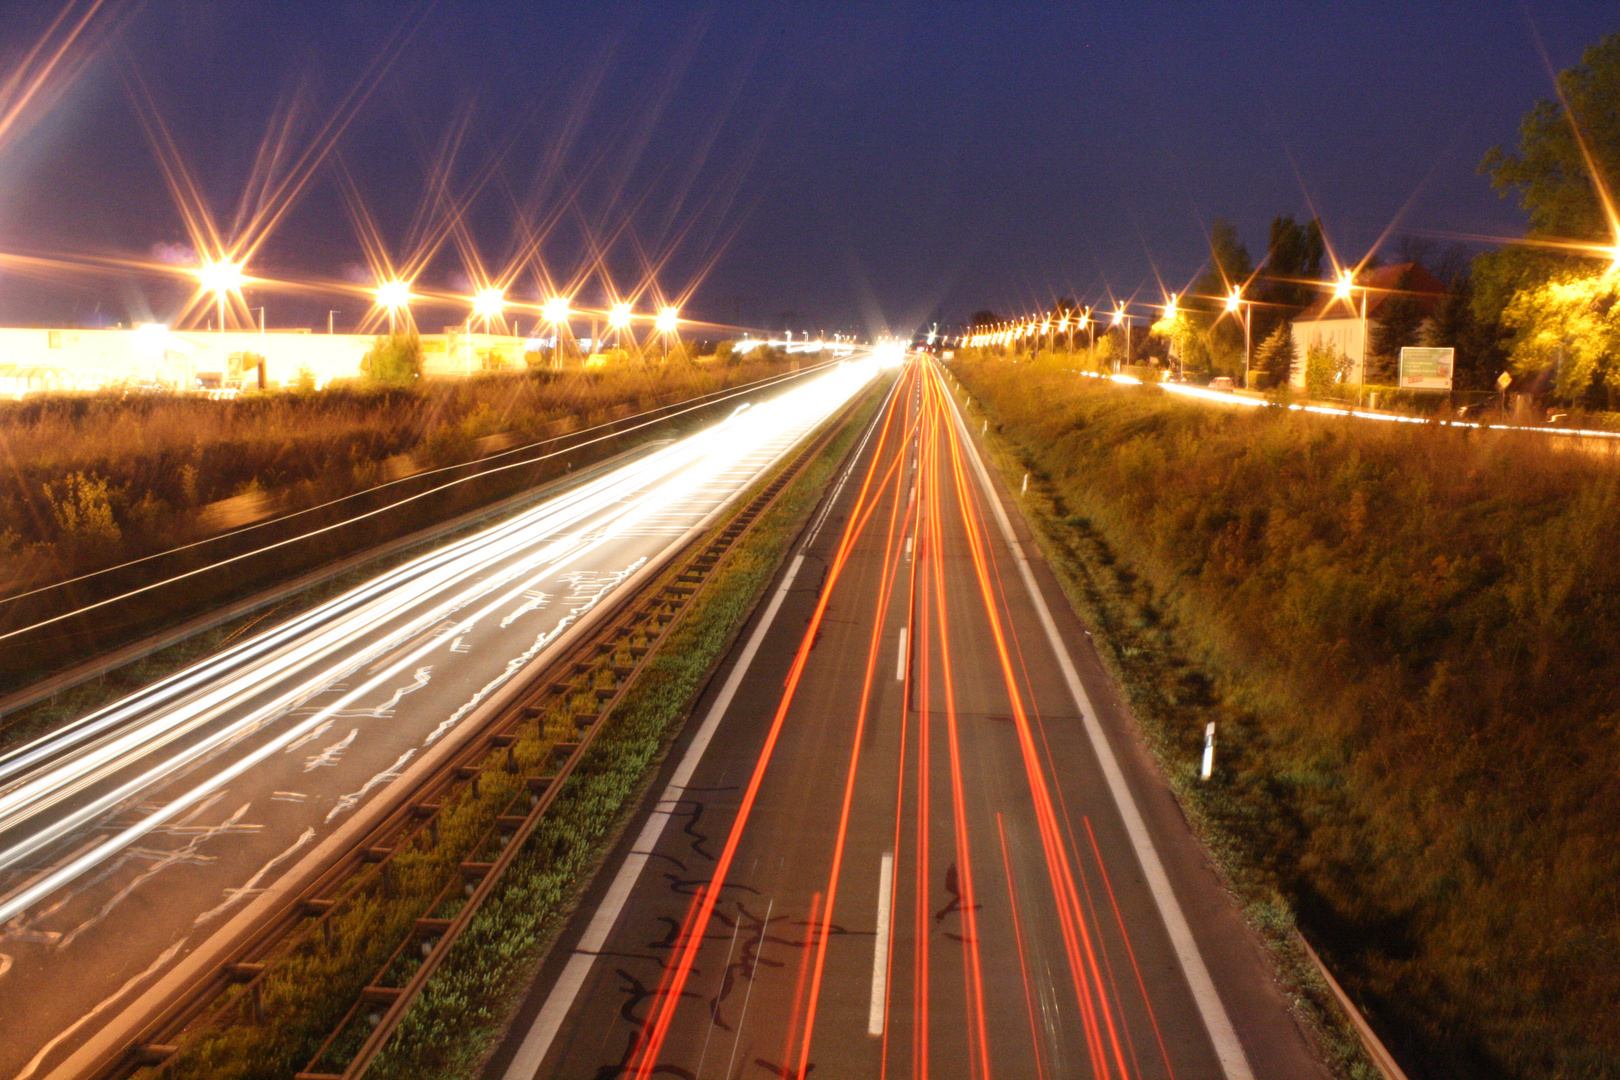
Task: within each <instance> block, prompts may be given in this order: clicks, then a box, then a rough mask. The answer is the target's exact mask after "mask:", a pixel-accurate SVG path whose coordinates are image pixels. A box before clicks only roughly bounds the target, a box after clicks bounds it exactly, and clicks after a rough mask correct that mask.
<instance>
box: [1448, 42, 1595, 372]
mask: <svg viewBox="0 0 1620 1080" xmlns="http://www.w3.org/2000/svg"><path fill="white" fill-rule="evenodd" d="M1558 91H1559V97H1560V101H1557V102H1554V101H1548V100H1542V101H1538V102H1537V103H1536V104H1535V106H1534V107H1533V108H1532V109H1531V110H1530V112H1529V113H1527V114H1526V115H1525V117H1524V120H1523V121H1522V122H1521V123H1520V125H1519V145H1518V150H1517V152H1516V153H1508V152H1507V151H1505V150H1503V149H1502V148H1501V147H1496V148H1494V149H1492V150H1491V151H1490V152H1489V153H1488V154H1486V155H1485V159H1484V161H1483V162H1481V164H1480V169H1481V170H1482V171H1483V172H1486V173H1489V174H1490V177H1491V183H1492V185H1493V186H1495V187H1496V188H1497V189H1498V190H1499V191H1501V192H1502V193H1503V194H1506V193H1507V192H1509V191H1515V192H1517V193H1518V195H1519V201H1520V204H1521V205H1522V206H1523V207H1524V208H1525V210H1526V211H1527V212H1528V214H1529V229H1528V233H1527V239H1528V240H1530V241H1531V243H1530V244H1527V245H1523V246H1518V245H1516V246H1513V247H1508V248H1504V249H1502V250H1500V251H1492V252H1487V253H1485V254H1483V255H1481V256H1480V257H1479V258H1478V259H1476V260H1474V266H1473V274H1472V281H1471V287H1472V293H1473V295H1472V298H1471V304H1470V307H1471V310H1472V313H1473V315H1474V317H1475V319H1476V320H1478V321H1479V322H1480V323H1482V324H1484V325H1485V326H1487V327H1501V328H1502V329H1503V330H1505V331H1511V332H1512V337H1511V340H1510V341H1509V342H1508V353H1509V360H1510V362H1511V364H1512V366H1513V367H1515V368H1516V369H1518V370H1519V371H1521V372H1524V373H1528V372H1530V371H1532V370H1534V369H1536V368H1537V367H1538V366H1543V365H1547V364H1556V365H1558V374H1557V380H1556V385H1557V389H1558V392H1559V393H1560V394H1561V395H1563V396H1578V395H1580V394H1584V393H1587V392H1588V391H1593V390H1600V389H1607V388H1609V387H1612V386H1613V385H1615V384H1616V383H1617V382H1620V348H1616V347H1615V346H1614V345H1613V344H1612V343H1609V342H1610V341H1611V339H1610V338H1609V336H1608V334H1607V331H1606V326H1607V324H1608V320H1609V319H1610V317H1611V309H1610V308H1609V307H1608V306H1606V305H1611V304H1612V302H1613V301H1612V299H1605V298H1606V297H1612V287H1611V285H1609V284H1605V281H1606V279H1609V278H1612V277H1613V276H1614V275H1615V272H1616V270H1617V269H1620V267H1617V266H1616V265H1614V250H1615V249H1614V245H1615V244H1616V243H1617V242H1620V236H1617V231H1620V221H1617V220H1616V218H1615V209H1614V207H1615V203H1614V199H1613V193H1614V191H1615V185H1616V182H1617V179H1620V34H1611V35H1610V36H1608V37H1606V38H1604V39H1603V40H1602V41H1600V42H1598V43H1597V44H1596V45H1594V46H1592V47H1591V48H1589V49H1587V50H1586V52H1585V53H1584V54H1583V55H1582V57H1581V62H1580V63H1579V64H1578V65H1576V66H1575V67H1573V68H1569V69H1568V70H1566V71H1563V72H1560V73H1559V76H1558ZM1537 240H1544V241H1549V242H1550V243H1549V244H1547V245H1543V246H1537V245H1536V244H1535V243H1534V241H1537ZM1571 242H1574V243H1575V244H1585V245H1589V246H1590V248H1591V251H1590V253H1587V252H1583V251H1581V250H1580V249H1579V248H1576V249H1573V250H1572V249H1570V248H1569V247H1568V246H1567V245H1569V244H1570V243H1571ZM1560 245H1563V246H1560ZM1583 304H1590V305H1596V308H1594V309H1592V310H1587V309H1586V308H1583V307H1582V305H1583ZM1594 334H1595V335H1596V336H1595V337H1590V336H1589V335H1594ZM1576 339H1579V340H1576ZM1606 343H1608V344H1606ZM1571 350H1574V352H1572V351H1571ZM1576 354H1578V356H1577V355H1576ZM1565 360H1568V361H1570V363H1569V364H1568V365H1567V366H1566V365H1565V364H1564V363H1563V362H1562V361H1565Z"/></svg>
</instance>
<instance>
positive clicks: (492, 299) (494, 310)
mask: <svg viewBox="0 0 1620 1080" xmlns="http://www.w3.org/2000/svg"><path fill="white" fill-rule="evenodd" d="M505 306H506V294H505V293H504V292H503V291H502V290H500V289H496V288H488V289H482V290H480V291H479V293H478V295H477V296H475V297H473V313H474V314H475V315H477V316H478V317H479V318H481V319H483V320H484V332H485V333H488V332H489V321H490V320H491V319H493V318H496V317H497V316H499V315H500V313H501V310H502V309H503V308H504V307H505Z"/></svg>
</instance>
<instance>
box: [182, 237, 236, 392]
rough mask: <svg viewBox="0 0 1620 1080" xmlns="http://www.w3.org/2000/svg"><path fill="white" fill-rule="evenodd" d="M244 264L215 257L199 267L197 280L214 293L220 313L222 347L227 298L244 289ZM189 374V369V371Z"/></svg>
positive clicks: (204, 289)
mask: <svg viewBox="0 0 1620 1080" xmlns="http://www.w3.org/2000/svg"><path fill="white" fill-rule="evenodd" d="M245 280H246V278H245V277H244V275H243V273H242V264H241V263H237V262H231V261H230V260H228V259H215V260H212V261H210V262H205V263H203V264H202V265H201V266H200V267H198V268H197V281H198V283H199V284H200V285H201V286H202V288H203V291H204V292H211V293H213V294H214V308H215V310H216V311H217V312H218V313H219V340H220V349H221V350H222V351H223V350H224V348H225V300H226V298H227V297H228V296H230V295H231V293H234V292H241V291H242V282H243V281H245ZM188 375H189V371H188Z"/></svg>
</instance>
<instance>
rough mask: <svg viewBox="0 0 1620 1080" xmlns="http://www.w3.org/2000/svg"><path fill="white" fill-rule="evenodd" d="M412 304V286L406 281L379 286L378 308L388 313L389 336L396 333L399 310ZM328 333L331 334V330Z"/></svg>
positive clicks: (388, 282) (385, 283)
mask: <svg viewBox="0 0 1620 1080" xmlns="http://www.w3.org/2000/svg"><path fill="white" fill-rule="evenodd" d="M410 303H411V286H410V283H409V282H405V281H399V280H394V281H385V282H383V283H382V284H381V285H379V286H377V306H378V307H380V308H382V309H383V310H384V311H386V312H388V336H389V337H393V336H394V333H395V321H394V319H395V316H396V315H397V314H398V312H399V309H400V308H403V307H409V306H410ZM327 333H331V330H330V329H329V330H328V331H327Z"/></svg>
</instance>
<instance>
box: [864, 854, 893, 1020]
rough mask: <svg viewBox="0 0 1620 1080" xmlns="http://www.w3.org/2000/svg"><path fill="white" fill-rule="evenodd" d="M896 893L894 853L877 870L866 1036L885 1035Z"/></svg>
mask: <svg viewBox="0 0 1620 1080" xmlns="http://www.w3.org/2000/svg"><path fill="white" fill-rule="evenodd" d="M893 891H894V853H893V852H889V851H885V852H884V853H883V863H882V865H881V866H879V867H878V907H877V938H876V940H874V941H873V942H872V1004H871V1007H870V1008H868V1009H867V1012H866V1033H867V1034H868V1035H881V1034H883V1019H884V1013H885V1012H887V1011H888V1010H887V1006H888V1001H889V898H890V895H891V894H892V893H893Z"/></svg>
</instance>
